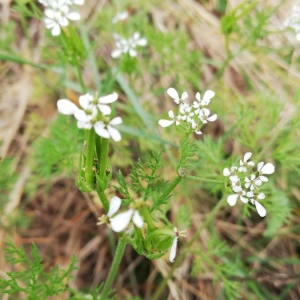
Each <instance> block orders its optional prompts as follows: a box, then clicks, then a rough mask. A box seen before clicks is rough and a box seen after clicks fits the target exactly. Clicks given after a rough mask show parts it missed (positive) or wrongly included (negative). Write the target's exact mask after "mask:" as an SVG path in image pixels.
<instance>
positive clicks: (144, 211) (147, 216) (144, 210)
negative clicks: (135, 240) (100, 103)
mask: <svg viewBox="0 0 300 300" xmlns="http://www.w3.org/2000/svg"><path fill="white" fill-rule="evenodd" d="M140 212H141V213H142V215H143V217H144V220H145V222H146V223H147V225H148V229H149V231H153V230H155V229H156V227H155V225H154V223H153V220H152V217H151V214H150V212H149V208H148V207H147V206H143V207H142V208H141V209H140Z"/></svg>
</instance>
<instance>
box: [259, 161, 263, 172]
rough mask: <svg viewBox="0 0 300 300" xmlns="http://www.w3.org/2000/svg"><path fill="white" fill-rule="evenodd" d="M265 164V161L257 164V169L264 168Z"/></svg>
mask: <svg viewBox="0 0 300 300" xmlns="http://www.w3.org/2000/svg"><path fill="white" fill-rule="evenodd" d="M263 165H264V162H260V163H258V164H257V171H260V169H261V168H262V166H263Z"/></svg>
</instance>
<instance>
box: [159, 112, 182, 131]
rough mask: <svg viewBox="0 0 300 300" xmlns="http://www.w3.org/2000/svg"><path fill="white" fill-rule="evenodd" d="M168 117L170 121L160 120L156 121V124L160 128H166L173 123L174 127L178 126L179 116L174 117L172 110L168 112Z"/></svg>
mask: <svg viewBox="0 0 300 300" xmlns="http://www.w3.org/2000/svg"><path fill="white" fill-rule="evenodd" d="M169 117H170V118H171V120H164V119H162V120H159V121H158V124H159V125H160V126H161V127H168V126H170V125H172V124H173V123H174V122H175V124H176V125H179V124H180V120H181V116H175V115H174V112H173V111H172V110H170V111H169Z"/></svg>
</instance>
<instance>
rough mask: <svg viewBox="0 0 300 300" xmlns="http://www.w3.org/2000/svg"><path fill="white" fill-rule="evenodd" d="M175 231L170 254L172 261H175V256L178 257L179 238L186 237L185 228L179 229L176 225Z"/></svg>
mask: <svg viewBox="0 0 300 300" xmlns="http://www.w3.org/2000/svg"><path fill="white" fill-rule="evenodd" d="M174 232H175V237H174V239H173V242H172V246H171V250H170V255H169V261H170V262H172V263H173V262H174V261H175V257H176V252H177V243H178V238H179V237H180V236H183V237H186V235H185V233H186V231H185V230H181V231H178V229H177V228H176V227H174Z"/></svg>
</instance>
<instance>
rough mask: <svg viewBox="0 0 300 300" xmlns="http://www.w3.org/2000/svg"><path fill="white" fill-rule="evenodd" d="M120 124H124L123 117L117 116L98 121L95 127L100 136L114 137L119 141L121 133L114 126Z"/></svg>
mask: <svg viewBox="0 0 300 300" xmlns="http://www.w3.org/2000/svg"><path fill="white" fill-rule="evenodd" d="M120 124H122V118H121V117H116V118H113V119H112V120H109V121H97V122H96V123H95V124H94V129H95V131H96V133H97V134H98V135H99V136H101V137H103V138H105V139H109V138H112V139H113V140H114V141H115V142H119V141H120V140H121V134H120V132H119V131H118V130H117V129H116V128H114V126H116V125H120Z"/></svg>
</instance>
